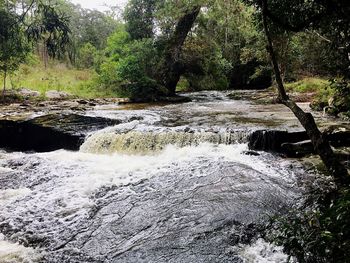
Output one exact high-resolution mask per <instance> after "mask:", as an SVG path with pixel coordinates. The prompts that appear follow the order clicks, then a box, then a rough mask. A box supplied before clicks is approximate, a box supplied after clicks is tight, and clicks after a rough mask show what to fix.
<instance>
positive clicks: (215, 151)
mask: <svg viewBox="0 0 350 263" xmlns="http://www.w3.org/2000/svg"><path fill="white" fill-rule="evenodd" d="M259 94H261V93H259ZM227 95H228V93H222V92H199V93H192V94H188V96H189V97H190V98H191V99H192V101H191V102H187V103H183V104H167V103H158V104H125V102H123V101H118V100H99V101H94V102H92V101H84V102H82V101H80V102H79V101H78V100H70V101H60V102H45V103H44V104H43V105H42V106H39V105H36V104H30V103H29V104H28V105H22V106H19V105H17V106H16V105H8V106H5V107H3V111H2V114H3V115H2V119H3V120H4V119H6V121H15V123H28V122H30V123H31V124H34V125H39V126H40V127H43V128H44V129H45V131H47V129H48V130H56V131H58V132H59V133H63V134H68V135H72V134H73V135H76V134H80V135H79V136H82V138H83V141H82V142H81V144H82V145H81V146H80V149H76V150H69V149H52V150H51V151H45V150H44V151H41V152H40V153H39V152H38V151H33V149H32V150H31V151H26V150H21V151H19V150H18V149H17V150H16V151H13V150H11V149H7V151H5V150H2V151H0V211H1V214H0V232H1V235H0V262H4V263H8V262H11V263H13V262H15V263H17V262H52V263H55V262H57V263H58V262H68V263H70V262H240V263H241V262H252V263H253V262H276V263H277V262H285V261H286V259H287V256H286V255H284V254H283V252H282V248H279V247H275V246H273V245H272V244H269V243H268V242H266V241H265V240H264V239H263V237H264V235H263V232H264V231H263V229H264V224H265V222H266V220H268V218H269V216H272V215H275V214H281V213H284V212H286V211H288V209H289V208H290V207H291V206H292V205H293V204H295V203H297V202H299V201H300V199H301V198H302V197H303V192H304V190H305V189H304V185H306V184H312V182H313V180H314V178H315V176H316V177H317V175H315V174H314V172H312V171H310V170H307V169H306V168H305V166H304V164H303V163H302V162H300V161H299V160H298V159H285V158H282V157H281V156H279V155H276V154H273V153H267V152H261V151H259V152H250V151H249V148H248V140H249V136H250V134H252V132H254V131H256V130H259V129H277V130H289V131H301V130H302V128H301V127H300V125H299V124H298V122H297V120H296V119H295V118H294V116H293V115H292V113H290V112H289V111H288V110H287V109H286V108H284V107H283V106H281V105H276V104H257V103H254V102H253V101H250V100H249V99H248V98H247V97H244V99H243V100H237V99H236V100H235V99H229V98H228V96H227ZM257 95H258V94H255V96H257ZM246 96H248V95H246ZM85 102H87V103H85ZM45 105H46V106H45ZM68 105H71V106H68ZM73 105H74V106H73ZM77 105H78V106H77ZM300 105H301V106H302V107H303V108H304V109H305V110H309V109H308V104H307V103H302V104H300ZM76 106H77V107H79V109H78V108H75V107H76ZM47 116H51V117H50V118H48V117H47ZM52 116H56V117H54V118H52ZM72 116H75V117H74V118H73V117H72ZM76 116H78V117H76ZM316 119H317V121H318V122H319V123H322V124H323V125H325V126H327V125H329V124H334V123H338V121H337V120H336V119H332V118H328V117H326V116H323V115H322V114H318V113H317V114H316ZM342 124H346V123H342ZM325 126H324V127H325ZM55 136H56V135H55ZM56 138H58V137H56ZM27 140H30V137H28V138H27ZM50 140H51V139H50ZM57 140H59V139H57ZM39 143H42V142H39ZM58 148H64V147H58Z"/></svg>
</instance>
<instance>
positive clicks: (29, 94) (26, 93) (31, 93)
mask: <svg viewBox="0 0 350 263" xmlns="http://www.w3.org/2000/svg"><path fill="white" fill-rule="evenodd" d="M18 94H19V95H20V96H21V97H23V98H26V99H29V98H37V97H40V92H39V91H35V90H30V89H26V88H21V89H20V90H18Z"/></svg>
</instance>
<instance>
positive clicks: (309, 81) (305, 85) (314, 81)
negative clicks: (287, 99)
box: [285, 77, 329, 93]
mask: <svg viewBox="0 0 350 263" xmlns="http://www.w3.org/2000/svg"><path fill="white" fill-rule="evenodd" d="M285 86H286V89H287V91H289V92H291V91H295V92H301V93H305V92H317V93H318V92H320V91H323V90H326V89H327V87H328V86H329V81H328V80H326V79H323V78H317V77H307V78H303V79H302V80H299V81H296V82H291V83H286V85H285Z"/></svg>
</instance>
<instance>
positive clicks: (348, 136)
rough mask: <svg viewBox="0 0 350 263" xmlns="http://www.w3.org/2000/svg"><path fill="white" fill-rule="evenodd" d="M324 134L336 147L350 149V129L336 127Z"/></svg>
mask: <svg viewBox="0 0 350 263" xmlns="http://www.w3.org/2000/svg"><path fill="white" fill-rule="evenodd" d="M324 134H325V135H326V136H327V138H328V139H329V140H330V141H331V144H332V146H334V147H340V146H343V147H350V127H347V126H343V125H334V126H330V127H328V128H327V129H326V130H325V131H324Z"/></svg>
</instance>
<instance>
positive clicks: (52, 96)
mask: <svg viewBox="0 0 350 263" xmlns="http://www.w3.org/2000/svg"><path fill="white" fill-rule="evenodd" d="M45 97H46V98H48V99H49V100H64V99H68V98H71V97H73V96H72V95H71V94H69V93H67V92H64V91H57V90H49V91H47V92H46V93H45Z"/></svg>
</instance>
